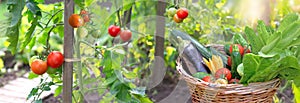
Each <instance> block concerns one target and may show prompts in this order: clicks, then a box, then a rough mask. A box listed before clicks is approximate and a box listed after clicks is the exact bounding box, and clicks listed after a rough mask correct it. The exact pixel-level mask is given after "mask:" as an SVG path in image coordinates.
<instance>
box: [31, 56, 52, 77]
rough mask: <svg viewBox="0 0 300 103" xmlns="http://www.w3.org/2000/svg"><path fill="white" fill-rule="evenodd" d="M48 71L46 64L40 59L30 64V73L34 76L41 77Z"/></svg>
mask: <svg viewBox="0 0 300 103" xmlns="http://www.w3.org/2000/svg"><path fill="white" fill-rule="evenodd" d="M47 69H48V66H47V62H45V61H43V60H40V59H35V60H33V62H32V63H31V71H32V72H33V73H35V74H38V75H42V74H44V73H45V72H46V71H47Z"/></svg>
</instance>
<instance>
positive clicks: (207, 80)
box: [202, 76, 211, 82]
mask: <svg viewBox="0 0 300 103" xmlns="http://www.w3.org/2000/svg"><path fill="white" fill-rule="evenodd" d="M202 80H203V81H205V82H210V81H211V80H210V76H205V77H203V78H202Z"/></svg>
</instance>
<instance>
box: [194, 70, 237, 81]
mask: <svg viewBox="0 0 300 103" xmlns="http://www.w3.org/2000/svg"><path fill="white" fill-rule="evenodd" d="M199 79H202V80H203V81H205V82H214V83H218V84H228V81H229V83H238V81H239V80H238V79H231V72H230V70H229V69H227V68H220V69H218V70H217V71H216V73H215V74H214V76H213V77H212V76H211V75H210V74H209V75H206V76H203V77H202V78H199Z"/></svg>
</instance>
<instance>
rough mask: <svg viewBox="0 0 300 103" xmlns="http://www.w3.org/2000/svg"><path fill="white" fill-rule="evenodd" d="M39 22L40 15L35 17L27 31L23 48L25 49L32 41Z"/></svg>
mask: <svg viewBox="0 0 300 103" xmlns="http://www.w3.org/2000/svg"><path fill="white" fill-rule="evenodd" d="M37 24H38V17H35V18H34V19H33V21H32V23H31V27H30V28H29V29H28V30H27V32H26V35H25V38H24V41H23V43H22V45H21V50H23V49H24V48H25V47H26V46H27V45H28V43H29V42H30V41H31V39H32V37H33V36H34V33H33V32H34V30H35V28H36V26H37Z"/></svg>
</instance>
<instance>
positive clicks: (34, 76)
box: [28, 72, 39, 79]
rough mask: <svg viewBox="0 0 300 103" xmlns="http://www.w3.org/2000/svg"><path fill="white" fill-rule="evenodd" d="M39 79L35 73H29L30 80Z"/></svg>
mask: <svg viewBox="0 0 300 103" xmlns="http://www.w3.org/2000/svg"><path fill="white" fill-rule="evenodd" d="M37 77H39V75H37V74H34V73H33V72H29V75H28V79H34V78H37Z"/></svg>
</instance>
